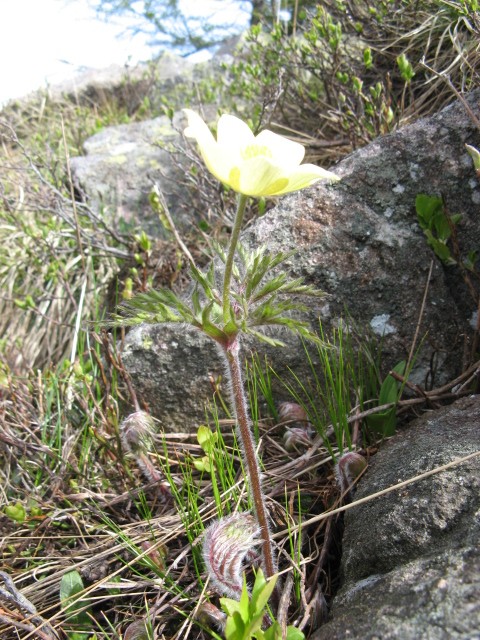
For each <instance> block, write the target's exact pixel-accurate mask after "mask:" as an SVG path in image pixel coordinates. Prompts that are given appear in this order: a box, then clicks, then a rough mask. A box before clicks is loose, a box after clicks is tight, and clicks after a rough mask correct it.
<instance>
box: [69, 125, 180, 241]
mask: <svg viewBox="0 0 480 640" xmlns="http://www.w3.org/2000/svg"><path fill="white" fill-rule="evenodd" d="M179 141H180V135H179V133H178V131H177V129H176V127H175V126H172V123H171V122H170V120H169V118H168V117H167V116H160V117H158V118H155V119H154V120H145V121H143V122H137V123H132V124H124V125H118V126H115V127H107V128H106V129H104V130H103V131H100V132H99V133H97V134H96V135H94V136H92V137H91V138H89V139H88V140H86V141H85V143H84V145H83V146H84V150H85V155H84V156H79V157H77V158H72V159H71V161H70V165H71V170H72V176H73V180H74V184H75V186H76V188H77V190H78V192H80V194H81V196H82V198H85V199H86V200H87V201H88V204H89V206H90V207H92V208H93V209H94V210H95V211H96V212H97V213H100V212H101V213H102V215H103V217H104V218H105V219H106V220H107V221H108V222H109V223H110V224H115V221H118V220H121V221H122V225H124V224H127V225H130V226H131V227H133V228H137V227H141V228H142V229H144V230H145V231H147V232H149V233H154V234H156V235H161V234H162V226H161V225H160V224H159V222H158V219H157V216H156V214H155V213H154V212H153V210H152V207H151V205H150V202H149V194H150V192H151V191H152V188H153V186H154V185H158V187H159V188H160V190H161V191H162V192H163V194H164V195H165V198H166V200H167V204H168V206H169V208H171V209H172V211H173V212H175V214H176V215H175V223H176V224H177V225H178V227H179V228H180V229H186V228H188V225H189V224H191V223H192V220H191V217H190V216H189V215H188V214H187V213H186V211H188V208H187V207H185V208H182V207H179V206H176V205H178V203H179V202H182V200H184V195H183V191H184V190H182V188H181V186H180V181H181V179H182V178H183V177H184V172H183V171H182V169H181V168H180V167H179V166H176V165H175V164H174V163H173V162H172V153H171V151H172V149H171V148H170V147H169V145H173V144H176V145H178V144H179Z"/></svg>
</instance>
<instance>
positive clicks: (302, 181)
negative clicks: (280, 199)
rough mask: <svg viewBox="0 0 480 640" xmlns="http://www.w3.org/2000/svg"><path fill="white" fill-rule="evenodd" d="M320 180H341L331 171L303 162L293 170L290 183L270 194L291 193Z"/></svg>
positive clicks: (289, 178)
mask: <svg viewBox="0 0 480 640" xmlns="http://www.w3.org/2000/svg"><path fill="white" fill-rule="evenodd" d="M319 180H330V181H331V182H337V181H338V180H340V178H339V177H338V176H336V175H335V174H334V173H332V172H331V171H327V170H326V169H322V168H321V167H317V166H316V165H314V164H302V165H300V166H299V167H298V168H297V169H295V171H292V172H291V173H290V174H289V176H288V184H287V185H286V187H284V188H283V189H282V190H280V191H276V192H275V193H271V194H270V195H275V196H279V195H282V194H284V193H290V192H292V191H298V190H299V189H305V188H306V187H310V186H312V184H315V182H318V181H319Z"/></svg>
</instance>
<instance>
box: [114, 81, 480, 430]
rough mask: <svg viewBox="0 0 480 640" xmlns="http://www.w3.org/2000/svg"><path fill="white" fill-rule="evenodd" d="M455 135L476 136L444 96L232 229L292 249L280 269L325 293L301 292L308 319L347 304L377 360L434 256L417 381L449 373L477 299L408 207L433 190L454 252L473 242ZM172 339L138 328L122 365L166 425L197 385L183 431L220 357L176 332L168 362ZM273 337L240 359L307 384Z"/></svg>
mask: <svg viewBox="0 0 480 640" xmlns="http://www.w3.org/2000/svg"><path fill="white" fill-rule="evenodd" d="M479 97H480V90H476V91H474V92H472V93H471V94H470V96H469V97H468V101H469V104H470V108H471V109H472V110H473V111H474V112H475V113H476V114H477V117H478V116H479V115H480V109H479ZM466 142H467V143H470V144H473V145H476V146H480V135H479V132H478V130H477V129H476V127H475V124H474V123H473V122H472V121H471V119H470V117H469V116H468V114H467V112H466V110H465V108H464V106H463V105H462V104H461V103H460V102H454V103H453V104H452V105H450V106H449V107H447V108H445V109H444V110H443V111H441V112H440V113H438V114H436V115H434V116H431V117H429V118H426V119H423V120H420V121H418V122H416V123H414V124H412V125H410V126H407V127H404V128H403V129H400V130H399V131H397V132H395V133H392V134H390V135H387V136H384V137H381V138H379V139H378V140H376V141H375V142H373V143H372V144H370V145H368V146H367V147H365V148H363V149H360V150H359V151H357V152H355V153H353V154H351V155H350V156H349V157H347V158H346V159H345V160H343V161H342V162H340V163H339V164H338V165H337V166H336V167H335V171H336V173H337V174H338V175H340V176H341V177H342V178H343V179H342V181H341V182H340V183H338V184H336V185H333V186H331V185H325V184H319V185H318V186H315V187H313V188H311V189H307V190H304V191H302V192H299V193H295V194H292V195H290V196H287V197H284V198H283V199H282V200H281V201H280V202H279V204H278V206H277V207H275V208H274V209H273V210H271V211H270V212H269V213H267V214H266V215H265V216H263V217H262V218H260V219H259V220H258V221H256V222H255V223H254V224H253V225H252V227H251V228H250V230H248V231H247V232H246V233H244V235H243V241H244V242H245V243H247V244H267V245H268V247H269V250H271V251H272V252H273V253H275V252H277V251H279V250H290V249H297V250H298V253H297V254H296V255H295V256H294V257H293V258H291V259H290V261H289V263H288V264H287V271H288V272H289V274H290V275H291V276H293V277H297V276H304V277H305V279H306V281H307V282H308V283H311V284H313V285H315V286H316V287H318V288H320V289H323V290H324V291H326V292H327V293H328V294H329V297H328V298H327V299H326V300H325V299H324V300H320V301H319V300H318V299H313V300H308V299H307V300H302V302H304V303H306V304H307V305H308V308H309V312H308V314H307V317H308V318H309V320H310V321H311V323H312V325H313V326H314V327H315V326H318V319H319V318H321V320H322V323H323V325H324V328H325V330H326V331H327V332H328V331H329V330H330V329H331V328H332V327H335V326H338V325H339V324H340V323H342V322H344V321H345V309H346V308H347V309H348V313H349V314H350V316H351V318H353V320H354V322H355V323H356V324H357V325H359V326H361V327H365V326H366V327H370V328H371V329H372V331H373V332H375V333H377V334H378V336H379V339H380V337H381V336H382V335H384V336H385V338H384V341H383V357H384V362H385V367H390V366H392V365H394V364H395V363H396V362H398V361H400V360H402V359H404V358H405V357H406V355H407V354H408V352H409V350H410V347H411V344H412V340H413V336H414V335H415V331H416V328H417V323H418V322H419V311H420V307H421V303H422V299H423V297H424V292H425V288H426V285H427V276H428V271H429V266H430V262H431V261H432V260H433V270H432V276H431V280H430V283H429V287H428V295H427V299H426V305H425V312H424V314H423V316H422V318H421V325H420V336H421V337H424V336H426V339H425V341H424V344H423V347H422V351H421V354H420V355H419V357H418V358H417V361H416V370H415V373H414V380H415V381H416V382H419V383H421V384H427V383H430V384H439V383H443V382H446V381H448V380H449V379H452V378H453V376H454V375H456V374H457V373H458V372H459V369H460V367H461V359H462V350H463V344H464V336H468V335H471V332H472V328H471V326H470V324H469V321H470V320H471V317H472V313H473V312H474V311H475V309H476V305H475V303H474V302H473V300H471V299H470V297H469V294H468V291H467V290H466V287H465V285H464V284H463V281H462V280H461V277H460V276H459V274H458V270H455V269H454V268H451V267H450V268H446V267H444V266H443V265H442V264H441V263H440V262H439V261H438V260H437V259H436V258H435V256H434V255H433V253H432V251H431V250H430V249H429V247H428V246H427V243H426V240H425V237H424V234H423V232H422V231H421V229H420V227H419V225H418V222H417V220H416V213H415V197H416V195H417V194H418V193H427V194H430V195H440V194H443V196H444V197H445V199H446V203H447V206H448V209H449V210H450V212H455V213H461V214H462V215H463V219H462V223H461V225H460V227H459V231H458V241H459V244H460V246H461V248H462V252H463V253H464V254H466V253H467V252H468V251H469V250H471V249H474V248H479V247H480V225H479V224H478V213H479V206H478V203H479V201H480V183H479V181H478V180H477V178H476V176H475V173H474V169H473V166H472V162H471V159H470V157H469V156H468V154H467V152H466V151H465V148H464V143H466ZM179 335H180V333H179V330H178V329H177V328H170V327H168V326H163V327H161V328H153V327H148V326H145V327H140V328H137V329H135V330H134V331H132V332H131V333H130V334H129V335H128V337H127V341H126V346H125V353H124V362H125V364H126V366H127V368H128V370H129V371H130V373H131V375H132V378H133V380H134V383H135V385H136V387H137V389H138V390H139V392H140V394H141V395H143V397H144V399H145V400H146V401H147V402H148V403H149V405H150V408H151V411H152V412H153V413H154V414H155V415H157V416H158V417H160V418H161V419H162V420H163V421H164V422H165V423H167V424H171V425H172V428H173V429H175V428H178V427H179V425H175V421H174V420H173V419H171V416H170V415H169V413H168V411H167V409H166V407H167V406H169V407H171V405H172V404H174V403H175V402H176V403H177V406H178V407H182V405H183V404H184V398H185V393H184V385H185V381H186V380H187V381H188V380H193V379H197V380H200V381H201V380H203V381H205V384H203V385H202V384H198V385H197V386H196V387H195V391H196V396H195V403H193V405H192V404H190V405H189V410H190V408H192V409H193V411H192V413H187V411H185V413H184V414H183V419H182V421H181V423H182V425H183V426H182V428H183V429H185V430H188V429H193V428H195V426H196V425H197V424H198V421H199V420H203V415H204V413H203V412H204V405H205V403H206V402H208V401H209V399H210V398H211V391H212V389H211V385H210V384H209V383H207V380H208V373H209V372H211V373H213V375H221V374H222V365H221V363H220V362H219V360H218V358H216V357H215V356H213V355H212V354H214V353H215V349H214V347H213V346H209V347H206V348H205V349H203V350H201V349H200V345H202V344H204V341H203V339H202V338H201V337H200V335H199V334H196V333H195V332H194V331H193V330H192V331H188V330H187V333H186V334H184V333H183V329H182V335H183V336H185V335H186V336H187V337H183V338H182V340H185V341H186V342H188V343H189V344H191V345H194V344H195V345H197V349H196V352H195V357H193V356H192V357H189V355H188V353H186V354H185V360H184V362H183V363H182V366H181V367H179V366H175V365H174V366H171V367H170V368H169V367H168V366H167V364H168V363H169V362H170V355H168V351H169V347H168V345H169V344H173V343H178V341H179ZM149 336H150V337H149ZM157 336H161V340H162V344H163V345H165V347H164V348H162V349H161V350H159V349H158V348H155V347H153V345H154V343H155V340H156V337H157ZM281 337H282V339H283V340H284V341H285V342H287V347H286V348H283V349H269V348H266V349H265V348H264V347H263V346H258V345H257V344H255V343H253V342H252V343H248V344H247V345H246V349H245V350H244V355H247V354H248V352H249V351H250V350H251V349H254V350H257V349H258V350H259V351H260V352H261V353H262V354H263V353H266V354H267V355H268V358H269V360H270V361H271V363H272V364H273V367H274V368H275V369H276V370H277V372H278V373H279V374H280V375H281V376H282V375H286V372H287V368H288V367H290V368H292V369H293V370H294V371H295V373H296V374H297V375H298V377H299V378H300V379H302V380H305V381H306V380H307V379H308V378H309V377H310V376H311V373H310V370H309V367H308V365H307V364H306V358H305V354H304V350H303V346H302V344H301V343H300V341H299V340H298V339H297V338H296V337H294V336H290V335H287V334H285V333H284V334H282V336H281ZM145 344H147V345H148V348H144V346H143V345H145ZM152 349H153V351H152ZM432 362H433V363H434V365H433V367H432V366H431V363H432ZM153 378H155V382H153ZM427 378H428V380H427ZM187 384H188V383H187ZM166 396H167V397H168V402H166ZM172 398H174V399H173V400H172ZM186 409H187V407H186V406H185V410H186ZM176 415H177V414H176Z"/></svg>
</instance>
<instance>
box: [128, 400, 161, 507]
mask: <svg viewBox="0 0 480 640" xmlns="http://www.w3.org/2000/svg"><path fill="white" fill-rule="evenodd" d="M154 434H155V423H154V421H153V418H152V416H151V415H150V414H148V413H147V412H146V411H135V413H131V414H130V415H129V416H127V417H126V418H125V420H124V421H123V422H122V423H121V425H120V439H121V441H122V445H123V448H124V449H125V451H128V452H129V453H131V455H132V456H133V457H134V458H135V460H136V462H137V465H138V467H139V469H140V470H141V472H142V473H143V475H144V476H145V477H146V478H147V480H149V481H150V482H156V483H158V485H159V489H160V491H161V492H162V493H163V494H165V495H167V496H168V495H170V489H169V486H168V483H167V482H166V480H165V478H164V476H163V475H162V474H161V473H160V471H158V470H157V469H156V468H155V466H154V465H153V463H152V461H151V460H150V458H149V457H148V454H149V453H150V451H152V449H154V441H153V436H154Z"/></svg>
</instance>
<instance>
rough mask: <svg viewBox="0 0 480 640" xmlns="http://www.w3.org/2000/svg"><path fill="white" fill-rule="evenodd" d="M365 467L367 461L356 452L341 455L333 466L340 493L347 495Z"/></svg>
mask: <svg viewBox="0 0 480 640" xmlns="http://www.w3.org/2000/svg"><path fill="white" fill-rule="evenodd" d="M366 466H367V461H366V460H365V458H364V457H363V456H361V455H360V454H359V453H357V452H356V451H347V452H346V453H344V454H342V455H341V456H340V458H339V459H338V462H337V464H336V465H335V475H336V477H337V484H338V486H339V488H340V491H341V493H345V494H347V493H348V491H349V490H350V486H351V485H352V483H353V481H354V480H355V479H356V478H358V476H359V475H360V474H361V473H362V471H363V470H364V469H365V467H366Z"/></svg>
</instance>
